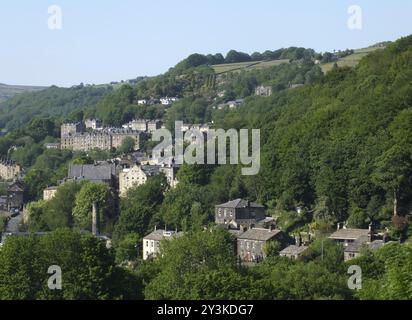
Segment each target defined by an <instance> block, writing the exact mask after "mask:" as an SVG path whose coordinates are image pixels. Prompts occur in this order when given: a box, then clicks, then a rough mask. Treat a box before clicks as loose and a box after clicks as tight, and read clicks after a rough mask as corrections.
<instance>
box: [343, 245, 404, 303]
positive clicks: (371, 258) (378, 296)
mask: <svg viewBox="0 0 412 320" xmlns="http://www.w3.org/2000/svg"><path fill="white" fill-rule="evenodd" d="M411 262H412V249H411V247H410V246H408V245H399V244H389V245H386V246H385V247H383V248H381V249H379V250H378V251H376V252H373V253H369V254H368V255H364V256H362V257H360V258H358V259H356V260H354V261H350V264H357V265H359V266H361V268H362V277H363V281H362V290H359V291H358V292H357V296H358V297H359V298H360V299H364V300H410V299H411V298H412V295H411V286H412V278H411V276H410V275H411V266H412V264H411Z"/></svg>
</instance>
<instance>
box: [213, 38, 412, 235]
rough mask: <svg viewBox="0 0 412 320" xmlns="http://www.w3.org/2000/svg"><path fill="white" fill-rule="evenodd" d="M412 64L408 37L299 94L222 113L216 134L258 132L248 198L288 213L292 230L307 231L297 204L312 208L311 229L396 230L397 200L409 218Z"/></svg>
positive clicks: (289, 92) (411, 201)
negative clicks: (256, 165) (371, 226)
mask: <svg viewBox="0 0 412 320" xmlns="http://www.w3.org/2000/svg"><path fill="white" fill-rule="evenodd" d="M411 61H412V36H410V37H407V38H403V39H401V40H399V41H397V42H396V43H394V44H391V45H389V46H388V47H387V48H386V49H384V50H375V51H374V52H372V53H370V54H369V55H368V56H367V57H365V58H363V59H362V60H361V61H360V63H359V64H358V65H357V66H356V67H355V68H347V67H344V68H338V69H336V70H332V71H331V72H329V73H328V74H327V75H326V76H324V77H323V78H322V79H321V80H319V81H317V82H315V83H313V84H311V85H307V86H305V87H304V88H302V89H300V90H286V91H280V92H277V93H275V94H274V95H272V96H271V97H269V98H260V97H252V98H249V99H247V101H246V102H245V103H244V104H243V105H241V106H240V107H239V109H238V110H234V111H231V112H227V111H218V112H216V113H215V115H214V118H213V120H214V123H215V124H216V126H217V127H223V128H238V129H240V128H260V129H261V135H262V147H261V149H262V154H261V156H262V164H261V172H260V174H259V176H257V177H251V178H245V179H243V180H244V185H246V186H247V188H248V192H247V194H248V195H253V199H255V198H257V199H258V200H259V201H261V202H265V203H267V204H268V205H269V206H272V207H273V208H274V209H275V210H276V211H277V212H282V211H286V212H288V211H289V213H288V214H289V215H290V216H289V218H288V221H289V222H288V223H289V225H288V227H290V228H292V229H293V228H294V227H296V226H299V224H302V217H298V216H296V214H293V213H290V211H293V210H294V208H295V207H296V206H303V207H307V208H308V209H310V210H313V218H314V221H320V220H323V221H325V220H326V221H330V222H332V223H334V222H336V221H349V225H351V226H354V227H367V225H368V223H369V222H370V221H375V222H379V223H382V224H384V225H387V226H389V225H392V222H391V218H392V216H393V215H394V200H397V201H396V202H395V204H396V203H397V210H398V214H407V213H409V212H410V211H411V207H412V189H411V185H412V181H411V179H412V141H411V137H412V132H411V126H410V124H411V123H412V90H411V87H410V82H411V81H412V64H411ZM217 170H220V169H217ZM220 174H222V175H223V174H224V173H223V172H220ZM238 178H239V177H238ZM238 178H233V177H232V178H230V179H228V181H236V183H238V182H237V181H238ZM233 187H234V185H232V186H231V185H228V186H227V188H228V190H222V191H221V193H222V194H226V192H229V190H230V188H233ZM291 217H293V218H291ZM311 219H312V218H311ZM303 220H304V219H303Z"/></svg>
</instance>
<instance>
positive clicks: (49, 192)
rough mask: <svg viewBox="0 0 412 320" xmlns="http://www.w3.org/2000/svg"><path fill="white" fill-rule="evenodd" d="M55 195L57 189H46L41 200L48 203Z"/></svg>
mask: <svg viewBox="0 0 412 320" xmlns="http://www.w3.org/2000/svg"><path fill="white" fill-rule="evenodd" d="M56 193H57V187H48V188H46V189H44V190H43V200H45V201H49V200H51V199H53V198H54V196H55V195H56Z"/></svg>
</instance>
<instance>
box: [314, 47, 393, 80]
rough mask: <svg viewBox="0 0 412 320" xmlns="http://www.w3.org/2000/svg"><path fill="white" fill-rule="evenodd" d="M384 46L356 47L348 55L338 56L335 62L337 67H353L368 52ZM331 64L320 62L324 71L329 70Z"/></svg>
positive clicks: (332, 63)
mask: <svg viewBox="0 0 412 320" xmlns="http://www.w3.org/2000/svg"><path fill="white" fill-rule="evenodd" d="M384 48H385V47H383V46H371V47H369V48H364V49H357V50H355V52H354V53H353V54H351V55H348V56H346V57H344V58H340V59H339V60H338V61H337V62H336V63H337V64H338V66H339V67H355V66H356V65H358V63H359V61H361V59H362V58H364V57H366V56H367V55H368V54H370V53H372V52H374V51H376V50H382V49H384ZM333 65H334V62H329V63H324V64H322V71H323V72H324V73H326V72H329V71H330V70H332V68H333Z"/></svg>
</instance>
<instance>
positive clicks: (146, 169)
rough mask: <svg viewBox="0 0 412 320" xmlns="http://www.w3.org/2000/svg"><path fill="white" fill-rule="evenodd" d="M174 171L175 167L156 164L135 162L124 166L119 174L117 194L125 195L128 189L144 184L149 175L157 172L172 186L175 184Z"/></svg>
mask: <svg viewBox="0 0 412 320" xmlns="http://www.w3.org/2000/svg"><path fill="white" fill-rule="evenodd" d="M176 171H177V168H176V167H167V166H157V165H137V164H136V165H134V166H133V167H131V168H126V169H124V170H123V171H122V172H121V173H120V174H119V194H120V196H121V197H124V196H126V194H127V191H128V190H130V189H131V188H134V187H136V186H141V185H143V184H145V183H146V181H147V179H148V178H149V177H151V176H153V175H156V174H159V173H163V174H164V175H165V176H166V179H167V182H168V184H169V185H170V186H171V187H172V188H174V187H176V185H177V180H176Z"/></svg>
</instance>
